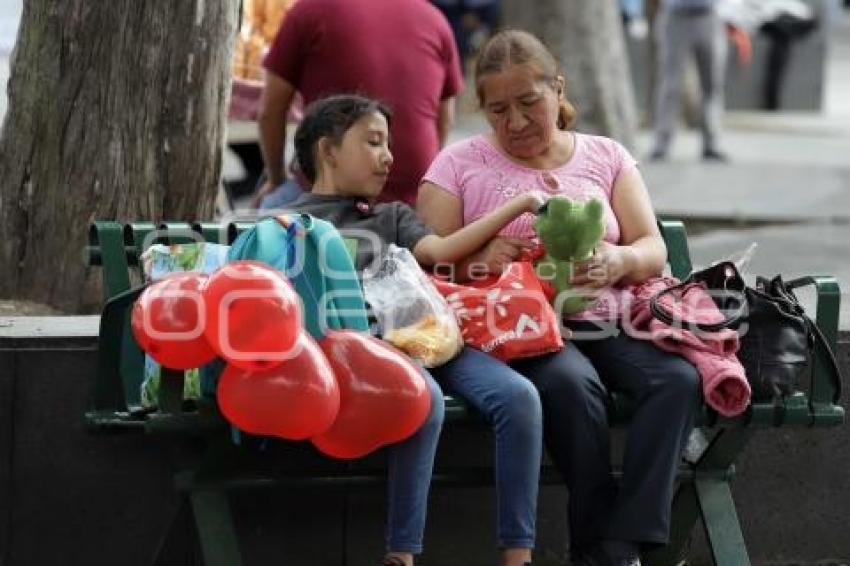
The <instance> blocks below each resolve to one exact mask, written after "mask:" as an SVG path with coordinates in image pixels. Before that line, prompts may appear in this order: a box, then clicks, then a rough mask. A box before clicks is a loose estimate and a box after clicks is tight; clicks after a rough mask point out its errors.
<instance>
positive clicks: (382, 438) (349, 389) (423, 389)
mask: <svg viewBox="0 0 850 566" xmlns="http://www.w3.org/2000/svg"><path fill="white" fill-rule="evenodd" d="M319 346H321V348H322V351H323V352H324V353H325V355H326V356H327V357H328V361H330V364H331V367H332V368H333V371H334V373H335V374H336V378H337V381H338V382H339V389H340V395H341V402H340V407H339V414H338V415H337V418H336V421H334V423H333V426H331V428H330V429H328V430H327V431H326V432H324V433H322V434H320V435H318V436H314V437H313V438H311V439H310V440H311V442H313V444H314V445H315V446H316V447H317V448H318V449H319V450H321V451H322V452H324V453H325V454H327V455H329V456H333V457H335V458H359V457H361V456H364V455H366V454H368V453H369V452H372V451H373V450H376V449H377V448H380V447H381V446H384V445H387V444H392V443H395V442H398V441H400V440H404V439H405V438H407V437H409V436H411V435H412V434H413V433H415V432H416V431H417V430H418V429H419V427H420V426H422V423H424V422H425V419H427V418H428V413H429V412H430V411H431V392H430V390H429V388H428V385H427V383H426V382H425V379H424V378H423V377H422V374H421V373H420V370H419V369H418V368H417V367H416V366H415V365H413V363H412V362H411V361H410V358H408V357H407V356H405V355H404V354H402V353H401V352H399V351H398V350H395V349H394V348H392V347H391V346H389V345H387V344H386V343H385V342H382V341H380V340H378V339H376V338H373V337H372V336H369V335H366V334H361V333H359V332H354V331H351V330H336V331H331V332H330V333H328V335H327V336H326V337H325V338H324V339H323V340H322V341H321V342H320V343H319Z"/></svg>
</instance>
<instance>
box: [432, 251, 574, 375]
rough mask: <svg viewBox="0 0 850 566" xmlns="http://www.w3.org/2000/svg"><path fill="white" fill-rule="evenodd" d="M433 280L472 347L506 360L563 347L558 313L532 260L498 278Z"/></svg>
mask: <svg viewBox="0 0 850 566" xmlns="http://www.w3.org/2000/svg"><path fill="white" fill-rule="evenodd" d="M433 280H434V284H435V285H436V287H437V290H439V291H440V293H442V294H443V296H444V297H445V298H446V301H447V302H448V303H449V306H450V307H452V310H454V313H455V316H456V317H457V320H458V324H459V325H460V329H461V334H462V335H463V338H464V341H465V342H466V343H467V344H468V345H470V346H472V347H473V348H477V349H479V350H481V351H483V352H487V353H489V354H490V355H492V356H493V357H495V358H498V359H500V360H502V361H510V360H515V359H518V358H528V357H532V356H538V355H540V354H546V353H549V352H556V351H558V350H560V349H561V348H563V347H564V341H563V339H562V338H561V330H560V324H559V322H558V317H557V315H556V314H555V310H554V309H553V308H552V305H551V304H550V303H549V301H548V299H547V298H546V296H545V295H544V293H543V291H542V289H541V286H540V281H539V280H538V279H537V275H536V274H535V273H534V266H533V265H532V264H531V263H529V262H525V261H522V262H514V263H512V264H510V265H509V266H508V268H507V269H506V270H505V271H504V272H503V273H502V274H501V275H499V276H495V275H494V276H491V277H488V278H487V279H483V280H478V281H472V282H469V283H468V284H464V285H459V284H456V283H450V282H448V281H444V280H442V279H440V278H437V277H433Z"/></svg>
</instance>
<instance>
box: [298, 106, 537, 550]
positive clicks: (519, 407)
mask: <svg viewBox="0 0 850 566" xmlns="http://www.w3.org/2000/svg"><path fill="white" fill-rule="evenodd" d="M389 120H390V112H389V110H388V109H387V108H385V107H384V106H383V105H381V104H380V103H378V102H375V101H373V100H370V99H367V98H364V97H361V96H356V95H338V96H332V97H329V98H325V99H323V100H318V101H316V102H315V103H313V104H311V105H310V106H309V107H308V108H307V109H306V111H305V114H304V119H303V121H302V122H301V124H300V126H299V127H298V130H297V132H296V134H295V153H296V158H297V159H298V162H299V165H300V167H301V170H302V171H303V173H304V175H305V176H306V178H307V179H308V180H309V181H310V182H311V183H312V185H313V188H312V192H309V193H305V194H303V195H302V196H300V197H299V198H298V199H296V200H295V201H294V202H293V203H291V204H290V205H289V208H291V209H294V210H297V211H299V212H303V213H308V214H311V215H313V216H316V217H318V218H321V219H323V220H326V221H328V222H331V223H332V224H334V225H335V226H336V228H337V229H338V230H339V231H340V232H341V233H342V235H343V236H345V237H347V238H349V240H350V241H351V240H353V241H354V242H355V245H356V253H355V261H354V264H355V267H356V268H357V270H358V272H362V270H363V269H365V268H366V267H367V266H368V265H369V264H370V263H371V262H372V261H373V260H374V259H376V258H377V257H380V255H381V252H382V250H383V249H384V248H385V247H386V246H388V245H389V244H396V245H397V246H400V247H404V248H407V249H409V250H411V252H412V253H413V255H414V256H415V257H416V259H417V260H418V261H419V262H420V263H421V264H422V265H425V266H433V265H435V264H439V263H447V264H448V263H454V262H456V261H458V260H460V259H461V258H464V257H466V256H468V255H470V254H472V253H473V252H475V251H477V250H479V249H480V248H481V247H482V246H483V245H484V244H486V243H487V242H488V241H489V240H490V239H491V238H492V237H493V236H495V235H496V234H497V233H498V232H499V230H501V228H502V227H504V226H505V225H507V224H508V223H510V222H511V221H513V220H514V219H515V218H517V217H519V216H521V215H522V214H525V213H534V212H536V211H537V210H538V209H539V207H540V206H541V205H542V204H543V202H544V199H543V197H541V196H540V193H534V192H530V193H529V192H526V193H524V194H523V195H521V196H517V197H515V198H513V199H511V200H509V201H508V202H507V203H505V204H504V206H502V207H500V208H498V209H495V210H494V211H492V212H491V213H489V214H487V215H485V216H482V217H481V218H479V219H477V220H475V221H474V222H471V223H470V224H469V225H467V226H465V227H464V228H462V229H461V230H458V231H457V232H455V233H454V234H451V235H449V236H446V237H440V236H436V235H434V234H433V233H432V232H431V230H430V229H429V228H428V227H427V226H426V225H425V224H424V223H423V222H422V221H421V220H420V219H419V217H418V216H417V215H416V213H415V212H414V211H413V210H412V209H411V208H410V207H409V206H408V205H406V204H403V203H400V202H393V203H385V204H374V200H375V198H376V197H377V196H378V195H379V194H380V192H381V190H382V188H383V186H384V183H385V182H386V179H387V174H388V173H389V170H390V167H391V166H392V163H393V158H392V153H391V152H390V149H389V143H390V139H389ZM423 373H424V374H425V377H426V380H427V381H428V382H429V383H430V385H431V392H432V398H433V399H434V401H435V402H434V403H432V407H434V409H432V411H439V413H440V416H439V417H434V416H433V415H432V417H431V418H429V421H428V422H427V423H426V426H425V427H423V428H422V429H420V431H419V432H417V434H416V435H414V436H413V437H411V438H410V439H408V440H405V441H403V442H400V443H399V444H397V445H394V446H391V447H390V448H389V452H390V458H389V466H390V472H389V478H390V479H389V486H388V490H389V494H388V499H389V501H388V515H389V516H388V521H387V523H388V524H387V553H386V556H385V557H384V560H383V565H384V566H411V565H412V564H413V556H414V554H417V553H419V552H421V551H422V535H423V531H424V526H425V514H426V500H427V496H428V487H429V484H430V480H431V472H432V468H433V459H434V453H435V451H436V445H437V438H438V435H439V430H440V426H439V422H441V418H442V410H443V403H442V391H441V390H440V388H439V387H438V386H437V385H436V384H435V383H434V381H433V379H432V378H431V375H430V374H429V373H428V372H424V370H423ZM431 373H432V374H433V376H434V377H435V378H436V379H437V380H438V381H439V382H440V383H442V384H443V385H445V386H447V387H448V388H450V389H452V391H453V393H455V394H458V395H460V396H461V397H464V398H465V399H466V400H468V401H469V402H470V403H471V404H473V405H474V406H475V407H476V408H477V409H478V410H479V411H481V413H482V414H483V415H484V416H485V418H486V419H487V420H488V422H490V424H491V425H492V427H493V430H494V433H495V437H496V458H495V462H496V486H497V490H498V498H497V501H498V506H497V507H498V516H497V524H498V534H499V543H500V547H501V564H502V565H503V566H521V565H528V564H530V560H531V548H532V547H533V546H534V535H535V515H536V505H537V484H538V479H539V470H540V457H541V450H542V422H541V407H540V400H539V397H538V395H537V391H536V390H535V389H534V387H533V386H532V385H531V383H530V382H529V381H528V380H526V379H525V378H524V377H522V376H521V375H519V374H518V373H516V372H514V371H513V370H512V369H510V368H509V367H508V366H507V365H505V364H503V363H501V362H499V361H498V360H496V359H494V358H491V357H490V356H489V355H487V354H484V353H482V352H480V351H477V350H472V349H469V348H465V349H464V350H463V351H462V352H461V354H460V355H459V356H458V357H456V358H455V359H454V360H452V361H450V362H448V363H446V364H445V365H443V366H441V367H438V368H433V369H432V370H431ZM480 375H487V376H488V377H489V379H488V383H487V384H484V385H482V384H479V383H478V381H480V380H478V379H475V376H480ZM434 422H436V425H435V424H433V423H434ZM429 423H431V424H429Z"/></svg>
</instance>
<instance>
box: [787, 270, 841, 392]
mask: <svg viewBox="0 0 850 566" xmlns="http://www.w3.org/2000/svg"><path fill="white" fill-rule="evenodd" d="M815 283H816V282H815V280H814V278H812V277H800V278H798V279H794V280H792V281H788V282H786V283H784V287H785V289H786V290H787V291H788V295H790V297H789V298H791V299H792V300H793V301H794V302H795V303H797V304H798V305H799V302H798V301H797V297H796V296H795V295H794V294H793V293H792V292H791V291H792V290H793V289H797V288H798V287H804V286H806V285H815ZM800 311H801V312H802V315H803V319H804V320H805V321H806V325H807V326H808V327H809V330H810V331H811V333H812V336H814V339H815V340H814V341H815V345H816V346H820V349H821V352H823V354H824V355H825V357H826V359H827V361H828V362H829V364H828V365H829V368H830V370H832V371H830V375H829V377H830V379H831V380H832V386H833V388H834V389H835V393H834V394H833V395H832V402H833V403H836V404H837V403H838V401H839V400H840V399H841V387H842V383H841V382H842V377H841V368H840V367H839V366H838V360H836V359H835V353H834V352H833V351H832V348H831V347H830V345H829V342H828V341H827V340H826V337H825V336H824V335H823V332H822V331H821V329H820V328H819V327H818V325H817V324H816V323H815V322H814V321H813V320H812V319H811V318H810V317H809V315H807V314H806V313H805V312H803V311H802V308H801V309H800Z"/></svg>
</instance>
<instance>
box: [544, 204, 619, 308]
mask: <svg viewBox="0 0 850 566" xmlns="http://www.w3.org/2000/svg"><path fill="white" fill-rule="evenodd" d="M604 217H605V208H604V206H603V204H602V202H601V201H600V200H598V199H590V200H588V201H587V202H585V203H579V202H575V201H572V200H570V199H569V198H567V197H562V196H558V197H553V198H551V199H549V201H548V202H547V203H546V204H545V205H543V206H542V207H541V208H540V211H539V212H538V213H537V220H536V221H535V224H534V229H535V230H536V232H537V235H538V236H540V241H541V243H542V244H543V247H544V248H545V249H546V253H545V255H543V256H542V257H541V258H540V259H539V260H538V261H537V264H536V269H537V275H538V277H540V279H541V280H542V281H543V282H545V283H548V284H549V285H551V287H552V290H553V291H554V293H555V296H556V297H557V296H558V295H559V294H560V293H562V292H563V291H568V290H569V289H570V288H571V285H570V278H571V277H572V269H573V262H575V261H582V260H585V259H587V258H589V257H590V256H592V255H593V250H594V249H595V248H596V244H598V243H599V241H600V240H601V239H602V236H603V235H604V234H605V218H604ZM589 301H590V300H589V299H588V298H586V297H579V296H576V297H570V298H568V299H566V301H564V304H563V311H562V312H563V313H564V314H574V313H577V312H580V311H582V310H584V309H585V307H587V304H588V303H589Z"/></svg>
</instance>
